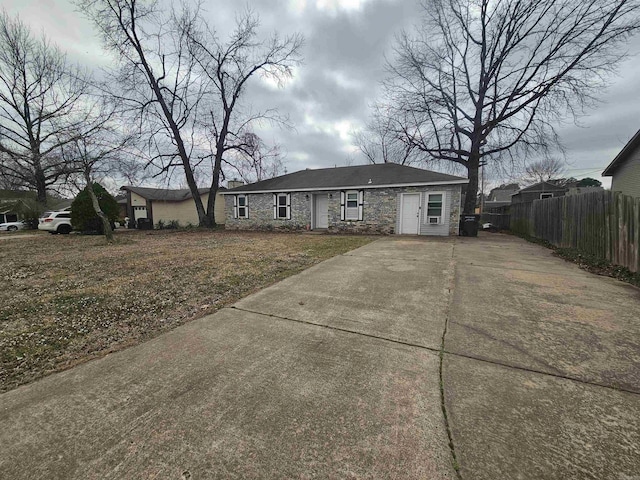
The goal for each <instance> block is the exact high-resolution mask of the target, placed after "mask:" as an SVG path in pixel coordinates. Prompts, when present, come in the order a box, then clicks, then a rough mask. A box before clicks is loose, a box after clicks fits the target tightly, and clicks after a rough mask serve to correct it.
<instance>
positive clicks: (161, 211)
mask: <svg viewBox="0 0 640 480" xmlns="http://www.w3.org/2000/svg"><path fill="white" fill-rule="evenodd" d="M120 190H123V191H124V192H125V194H126V205H127V215H126V216H127V217H129V218H130V219H131V220H135V221H137V220H139V219H141V218H148V219H149V220H151V224H152V225H158V222H162V223H164V224H165V225H166V224H168V223H169V222H172V221H174V222H178V224H179V225H181V226H185V225H188V224H191V225H198V223H199V219H198V212H197V211H196V203H195V202H194V201H193V197H192V196H191V191H190V190H189V189H181V190H169V189H166V188H146V187H130V186H124V187H121V188H120ZM221 190H225V189H224V188H223V187H220V189H219V190H218V194H217V195H216V204H215V217H216V223H218V224H223V223H224V219H225V215H224V199H223V198H222V195H221V194H220V193H221V192H220V191H221ZM198 191H199V193H200V198H201V199H202V203H203V205H204V207H205V209H206V208H207V202H208V200H209V189H208V188H201V189H199V190H198Z"/></svg>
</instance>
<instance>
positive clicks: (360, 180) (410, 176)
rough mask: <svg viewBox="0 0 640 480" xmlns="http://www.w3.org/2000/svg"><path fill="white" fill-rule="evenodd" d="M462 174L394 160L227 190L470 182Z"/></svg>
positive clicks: (308, 172) (296, 174) (304, 173)
mask: <svg viewBox="0 0 640 480" xmlns="http://www.w3.org/2000/svg"><path fill="white" fill-rule="evenodd" d="M467 182H468V180H467V179H466V178H462V177H456V176H453V175H447V174H445V173H439V172H432V171H430V170H423V169H421V168H414V167H407V166H405V165H398V164H394V163H382V164H376V165H358V166H353V167H337V168H320V169H316V170H311V169H308V170H301V171H299V172H294V173H289V174H288V175H282V176H280V177H275V178H270V179H268V180H263V181H261V182H256V183H250V184H248V185H243V186H241V187H236V188H233V189H230V190H227V192H229V193H231V192H234V193H235V192H261V191H285V190H289V191H304V190H318V189H333V188H346V187H364V188H379V187H384V186H389V185H419V184H425V183H431V184H438V183H442V184H446V183H467Z"/></svg>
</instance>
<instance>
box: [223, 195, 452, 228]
mask: <svg viewBox="0 0 640 480" xmlns="http://www.w3.org/2000/svg"><path fill="white" fill-rule="evenodd" d="M427 192H442V193H443V194H444V199H443V223H442V224H441V225H435V226H434V225H428V224H427V223H426V220H427V218H426V201H427V195H426V193H427ZM401 193H420V194H421V218H420V234H421V235H443V236H446V235H457V234H458V218H459V215H460V201H461V186H460V185H445V186H434V187H405V188H377V189H365V190H364V206H363V217H364V218H363V220H361V221H342V220H340V190H327V191H323V192H293V193H291V219H290V220H274V218H273V194H272V193H257V194H251V193H249V194H247V198H248V205H249V218H246V219H245V218H233V196H232V195H225V212H226V224H225V227H226V228H228V229H238V230H305V229H308V228H311V224H312V219H311V215H312V210H313V195H327V196H328V197H329V198H328V217H329V218H328V220H329V228H328V230H329V231H330V232H345V233H382V234H392V233H396V232H398V231H399V226H400V225H399V221H400V220H399V217H398V212H399V211H400V198H401V195H400V194H401ZM307 197H308V198H307Z"/></svg>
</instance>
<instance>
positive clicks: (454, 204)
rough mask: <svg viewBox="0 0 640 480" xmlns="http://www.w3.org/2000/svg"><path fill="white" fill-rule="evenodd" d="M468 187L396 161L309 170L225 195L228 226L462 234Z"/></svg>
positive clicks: (460, 181) (449, 177)
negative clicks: (464, 190) (463, 200)
mask: <svg viewBox="0 0 640 480" xmlns="http://www.w3.org/2000/svg"><path fill="white" fill-rule="evenodd" d="M467 183H468V180H467V179H466V178H461V177H456V176H453V175H446V174H444V173H438V172H432V171H429V170H423V169H420V168H413V167H408V166H404V165H397V164H392V163H387V164H376V165H361V166H351V167H336V168H322V169H314V170H312V169H307V170H302V171H299V172H294V173H290V174H288V175H282V176H279V177H275V178H271V179H268V180H263V181H260V182H256V183H251V184H248V185H243V186H240V187H236V188H232V189H229V190H226V191H224V192H222V194H223V196H224V197H225V212H226V221H225V228H228V229H240V230H242V229H247V230H326V231H330V232H358V233H384V234H389V233H400V234H411V235H445V236H446V235H457V234H458V225H459V217H460V213H461V212H460V209H461V194H462V187H463V185H466V184H467Z"/></svg>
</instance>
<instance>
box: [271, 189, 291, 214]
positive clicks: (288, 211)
mask: <svg viewBox="0 0 640 480" xmlns="http://www.w3.org/2000/svg"><path fill="white" fill-rule="evenodd" d="M281 197H284V198H285V204H284V205H280V198H281ZM283 206H284V207H286V210H285V212H286V216H284V217H281V216H280V208H281V207H283ZM273 219H274V220H291V194H290V193H284V192H283V193H274V194H273Z"/></svg>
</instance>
